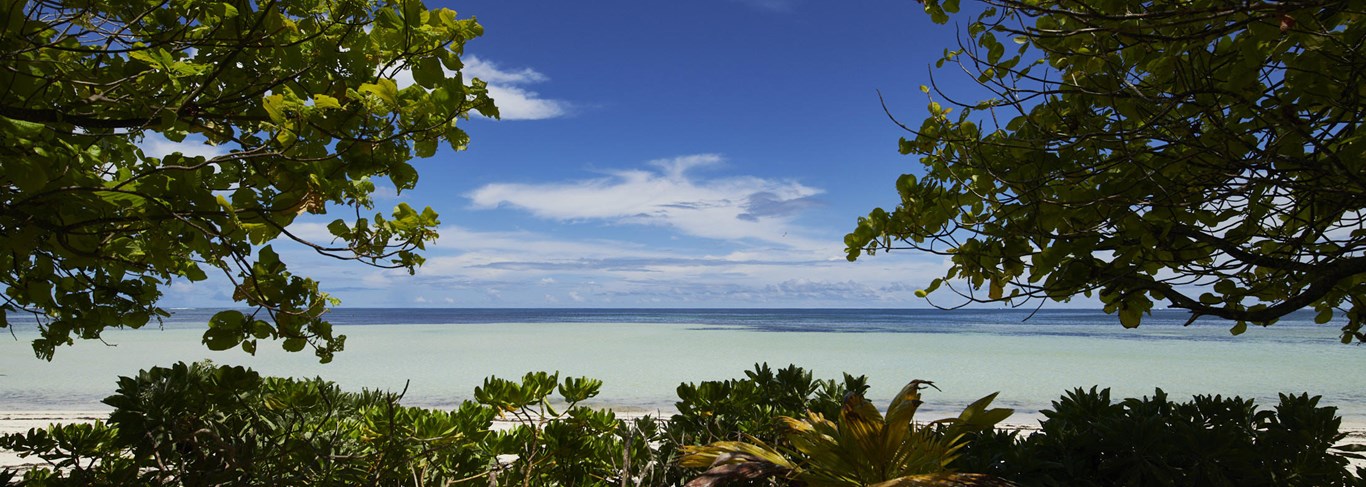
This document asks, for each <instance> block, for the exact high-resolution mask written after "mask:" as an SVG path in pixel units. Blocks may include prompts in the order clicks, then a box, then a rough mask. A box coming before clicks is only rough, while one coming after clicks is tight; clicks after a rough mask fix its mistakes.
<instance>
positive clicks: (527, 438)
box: [0, 363, 1366, 487]
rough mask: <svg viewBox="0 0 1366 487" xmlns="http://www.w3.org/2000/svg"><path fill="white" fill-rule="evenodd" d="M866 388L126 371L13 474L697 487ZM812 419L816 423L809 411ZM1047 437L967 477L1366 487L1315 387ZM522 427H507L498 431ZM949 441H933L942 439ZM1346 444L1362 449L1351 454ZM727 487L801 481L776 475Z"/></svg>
mask: <svg viewBox="0 0 1366 487" xmlns="http://www.w3.org/2000/svg"><path fill="white" fill-rule="evenodd" d="M865 382H866V381H865V379H864V378H863V377H853V376H850V375H847V374H846V375H845V376H844V379H843V381H835V380H816V379H814V378H813V377H812V374H811V373H810V372H808V371H806V370H804V369H802V368H800V367H796V366H788V367H786V368H783V369H780V370H776V371H775V370H773V369H770V368H769V367H768V365H767V364H763V365H757V364H756V365H755V367H754V370H751V371H746V372H745V377H744V378H740V379H731V380H725V381H713V382H702V383H697V384H693V383H685V384H682V385H680V386H679V387H678V396H679V401H678V402H677V408H678V413H677V414H675V415H673V416H672V417H671V418H670V419H669V421H667V422H666V421H660V420H659V419H658V418H654V417H650V416H646V417H641V418H636V419H634V420H625V419H622V418H620V417H618V416H617V415H616V414H615V413H613V412H611V411H607V410H595V409H591V408H587V407H583V406H582V405H581V403H582V402H583V401H585V400H588V399H590V398H592V397H594V396H596V395H597V394H598V390H599V389H600V387H601V385H602V384H601V382H600V381H597V380H593V379H588V378H564V379H561V378H560V377H559V374H548V373H545V372H535V373H530V374H527V375H526V376H524V377H522V379H521V380H520V381H512V380H505V379H499V378H497V377H490V378H488V379H487V380H485V382H484V384H483V385H482V386H481V387H479V388H477V389H476V390H475V400H474V401H466V402H464V403H462V404H461V405H460V406H459V407H457V408H455V409H453V410H450V411H441V410H434V409H422V408H413V407H405V406H402V405H400V404H399V399H400V398H401V396H402V395H401V394H394V393H389V392H376V391H362V392H359V393H352V392H343V391H341V390H340V389H339V388H338V387H337V386H336V385H335V384H332V383H330V382H326V381H323V380H321V379H312V380H295V379H281V378H270V377H262V376H260V375H259V374H258V373H256V372H253V371H251V370H248V369H245V368H242V367H226V366H214V365H211V364H207V363H199V364H193V365H186V364H183V363H182V364H176V365H174V366H171V367H166V368H163V367H156V368H153V369H151V370H147V371H143V372H140V373H139V374H138V375H137V376H136V377H124V378H120V379H119V382H118V389H117V390H116V392H115V393H114V395H112V396H109V397H108V398H106V399H105V403H107V404H109V405H110V406H113V407H114V411H113V412H112V413H111V414H110V416H109V420H108V421H107V422H95V423H90V424H69V425H53V426H50V427H48V428H43V429H33V430H30V431H29V432H27V433H22V434H11V435H5V436H3V437H0V448H3V449H7V450H11V451H14V452H17V453H19V454H21V455H26V456H30V457H37V458H41V459H43V460H45V461H46V462H48V464H49V467H47V468H39V469H34V470H30V471H26V472H22V473H16V472H3V471H0V484H8V483H12V482H16V481H17V482H18V483H21V484H25V485H56V486H62V485H154V484H155V485H167V484H173V485H192V486H193V485H309V486H312V485H324V486H326V485H480V486H483V485H489V486H538V487H539V486H550V485H562V486H600V485H613V486H618V485H631V486H665V485H682V484H684V483H686V482H688V481H689V480H692V478H693V477H694V476H696V475H697V471H696V470H687V469H683V468H681V467H679V466H678V464H677V460H678V457H679V454H680V452H681V451H682V450H683V449H684V447H685V446H694V445H705V444H712V443H715V442H724V441H737V440H743V441H748V442H757V443H762V444H765V445H768V446H771V447H774V448H776V449H781V450H785V451H787V450H794V448H795V445H792V444H791V443H789V442H788V438H789V437H790V436H791V435H790V434H789V433H791V431H790V429H791V424H787V425H784V423H783V422H782V421H781V420H780V419H779V418H780V417H782V416H788V417H796V418H801V417H827V418H835V417H840V415H841V414H842V413H841V405H842V404H844V403H845V399H846V398H850V397H857V396H859V395H861V394H862V393H863V391H864V390H865V389H866V388H867V386H866V384H865ZM808 412H810V413H812V414H809V413H808ZM1043 413H1044V416H1045V419H1044V421H1043V422H1042V423H1041V429H1040V430H1039V431H1037V432H1035V433H1033V434H1030V435H1022V434H1020V433H1018V432H1014V431H1003V430H991V429H985V430H980V431H979V430H976V429H973V430H971V431H957V432H954V431H950V430H951V429H952V428H951V427H950V426H951V424H944V425H938V426H934V425H931V426H929V427H927V428H923V429H922V430H921V431H924V432H926V433H928V434H934V435H940V436H941V438H942V439H951V438H948V436H952V437H953V438H958V435H960V434H961V435H964V436H962V439H963V440H965V441H964V442H959V441H957V440H954V443H955V444H958V445H960V446H961V450H958V451H957V453H956V454H955V456H956V458H955V459H954V460H953V461H952V463H951V464H950V465H948V466H949V467H950V469H951V470H954V471H959V472H980V473H983V474H989V475H990V476H992V477H996V478H1003V479H1009V480H1012V481H1014V482H1016V483H1018V484H1020V485H1037V486H1055V485H1078V486H1110V485H1202V486H1204V485H1209V486H1221V485H1228V486H1235V485H1236V486H1258V485H1266V486H1352V485H1366V483H1363V481H1362V480H1360V478H1359V477H1358V476H1359V475H1362V474H1366V470H1358V471H1357V474H1356V475H1358V476H1354V475H1353V474H1352V473H1351V472H1349V467H1348V464H1347V458H1346V456H1347V455H1353V453H1350V452H1348V451H1343V450H1339V449H1334V448H1333V445H1334V444H1335V443H1336V442H1338V441H1340V440H1341V439H1342V438H1343V437H1344V435H1343V433H1341V432H1340V431H1339V429H1340V426H1341V419H1340V418H1338V417H1337V415H1336V409H1335V408H1331V407H1322V406H1319V398H1317V397H1310V396H1308V395H1307V394H1301V395H1282V396H1281V398H1280V401H1279V403H1278V404H1277V405H1276V406H1275V408H1273V409H1271V410H1258V409H1257V407H1256V405H1255V404H1254V403H1253V402H1252V401H1250V400H1245V399H1241V398H1237V397H1234V398H1223V397H1220V396H1196V397H1195V398H1193V399H1192V400H1191V401H1189V402H1172V401H1170V400H1169V399H1168V397H1167V395H1166V394H1165V393H1163V392H1162V391H1161V390H1158V391H1157V392H1156V393H1155V394H1154V395H1153V396H1151V397H1143V398H1137V399H1125V400H1123V401H1119V402H1115V401H1112V400H1111V398H1110V391H1109V390H1108V389H1106V390H1097V388H1092V389H1091V390H1089V391H1087V390H1082V389H1077V390H1074V391H1071V392H1068V393H1067V394H1065V395H1064V396H1063V397H1062V398H1060V399H1059V400H1058V401H1055V402H1054V403H1053V406H1052V409H1051V410H1047V411H1044V412H1043ZM499 417H501V418H503V419H504V420H508V421H510V423H508V424H504V425H503V427H501V428H493V427H492V426H493V424H494V420H495V418H499ZM930 440H932V438H930V439H927V441H930ZM1348 450H1352V449H1351V448H1349V449H1348ZM748 482H750V483H748V484H745V483H743V482H736V483H732V484H729V485H733V486H735V485H784V484H783V482H785V480H781V479H780V478H778V477H771V478H769V479H767V480H751V481H748Z"/></svg>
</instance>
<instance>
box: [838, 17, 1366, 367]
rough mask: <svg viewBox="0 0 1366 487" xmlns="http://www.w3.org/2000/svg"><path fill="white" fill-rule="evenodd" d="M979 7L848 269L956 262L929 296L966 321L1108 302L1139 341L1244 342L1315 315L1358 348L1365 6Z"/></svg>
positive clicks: (1363, 292)
mask: <svg viewBox="0 0 1366 487" xmlns="http://www.w3.org/2000/svg"><path fill="white" fill-rule="evenodd" d="M923 3H924V4H925V9H926V11H927V12H929V13H930V14H931V16H932V17H933V19H934V20H935V21H936V22H939V23H944V22H947V20H948V18H949V14H951V13H954V12H956V11H957V10H958V5H959V2H958V0H926V1H925V2H923ZM985 3H986V6H985V7H986V8H984V9H983V10H982V11H981V13H980V15H978V16H977V17H976V19H975V20H969V21H968V23H967V25H966V27H967V28H966V32H965V33H964V36H963V37H962V43H961V45H959V46H948V49H946V50H945V55H944V57H943V59H942V60H941V61H939V66H940V67H943V65H944V64H945V63H947V64H949V66H950V67H951V68H952V69H951V70H949V71H943V70H941V71H938V72H936V73H937V75H938V76H939V77H941V78H942V77H945V76H947V77H949V78H951V80H949V81H948V82H946V83H938V82H936V80H931V82H929V83H926V86H924V87H922V89H923V90H924V91H925V92H926V93H927V94H929V95H930V104H929V116H928V117H927V118H925V119H924V121H923V122H921V123H920V124H918V125H915V124H910V125H903V127H904V128H905V129H906V130H907V131H909V132H910V133H911V135H910V136H908V137H905V138H903V139H902V140H901V146H900V147H901V152H902V153H904V154H912V155H915V156H916V157H917V158H918V162H919V165H920V166H921V167H919V168H918V170H917V171H916V172H915V173H914V174H906V175H904V176H901V178H900V179H898V180H897V182H896V191H897V195H898V201H899V203H898V206H897V207H896V208H895V209H894V210H891V211H886V210H883V209H880V208H879V209H876V210H873V211H872V212H871V213H870V214H869V215H868V216H867V217H866V218H862V219H860V221H859V224H858V227H857V229H855V230H854V231H853V232H852V233H850V234H849V235H848V237H847V238H846V240H845V242H846V244H847V247H848V257H849V259H851V260H852V259H855V258H858V257H859V256H861V255H863V254H865V253H869V254H871V253H874V252H876V251H884V250H891V249H899V248H908V249H917V250H918V251H924V252H930V253H934V254H938V255H944V256H947V257H948V258H949V259H950V260H951V262H952V265H951V266H950V267H949V269H948V271H947V272H946V273H945V275H944V276H943V277H942V278H941V279H935V280H933V281H932V282H930V283H929V284H928V286H927V287H926V289H924V290H923V292H922V294H925V295H929V294H932V293H934V292H935V291H936V290H940V291H943V290H948V291H952V292H956V293H957V295H958V296H961V298H958V297H952V299H950V300H949V301H951V302H952V303H954V304H956V303H957V302H958V301H961V300H964V299H965V300H971V301H982V302H1009V303H1013V304H1016V305H1022V304H1025V302H1026V301H1029V300H1044V299H1050V300H1057V301H1066V300H1068V299H1071V298H1073V297H1075V296H1078V295H1085V296H1098V297H1099V298H1100V300H1101V301H1102V302H1103V303H1104V305H1105V310H1106V311H1107V312H1111V313H1116V314H1118V317H1119V321H1120V322H1121V323H1122V324H1123V325H1124V326H1128V327H1133V326H1138V324H1139V323H1140V321H1141V320H1142V319H1143V316H1144V314H1145V313H1146V312H1147V311H1148V310H1150V309H1151V308H1152V307H1153V305H1154V304H1155V303H1161V302H1165V303H1166V304H1167V305H1168V306H1171V307H1174V308H1182V309H1187V310H1190V312H1191V318H1192V320H1193V319H1195V318H1197V317H1200V316H1213V317H1219V318H1223V319H1227V320H1230V321H1231V322H1232V323H1233V324H1234V326H1233V332H1234V333H1235V334H1238V333H1241V332H1242V330H1244V329H1246V327H1247V326H1248V325H1249V324H1257V325H1270V324H1272V323H1275V322H1276V321H1277V319H1278V318H1280V317H1282V316H1285V315H1286V314H1287V313H1290V312H1292V311H1295V310H1298V309H1304V308H1312V309H1314V310H1316V311H1317V312H1318V321H1319V322H1320V323H1327V322H1329V321H1330V320H1332V319H1333V318H1334V317H1335V316H1336V317H1339V318H1345V319H1344V320H1343V321H1345V323H1346V325H1345V326H1343V327H1342V335H1341V338H1342V341H1343V342H1344V343H1349V342H1352V341H1354V340H1355V341H1366V332H1363V330H1362V325H1363V324H1364V323H1366V254H1363V251H1362V250H1363V248H1366V220H1364V219H1363V217H1364V216H1366V158H1364V157H1362V155H1363V153H1366V132H1362V131H1360V130H1358V129H1359V128H1360V127H1361V124H1362V121H1363V120H1364V119H1366V103H1364V102H1366V98H1363V97H1364V96H1366V92H1363V91H1362V90H1361V87H1362V86H1366V49H1363V45H1366V21H1364V20H1366V7H1364V6H1366V4H1363V3H1362V2H1360V1H1353V0H1289V1H1280V2H1261V1H1252V2H1232V1H1228V0H1189V1H1180V2H1171V1H1152V2H1125V1H1110V0H1099V1H1084V2H1076V1H1063V0H986V1H985ZM959 68H961V69H962V70H964V71H965V72H966V73H969V75H970V76H972V77H974V78H975V80H976V82H977V84H978V85H979V87H980V88H981V89H979V90H963V89H947V88H948V87H950V86H958V87H961V86H962V85H963V83H961V82H960V80H959V79H958V78H957V76H961V75H962V73H960V72H959ZM961 81H964V82H966V81H968V80H961ZM982 97H986V98H985V99H982ZM977 100H980V101H977Z"/></svg>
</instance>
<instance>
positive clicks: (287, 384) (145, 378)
mask: <svg viewBox="0 0 1366 487" xmlns="http://www.w3.org/2000/svg"><path fill="white" fill-rule="evenodd" d="M398 400H399V396H398V395H396V394H393V393H381V392H364V393H359V394H358V393H347V392H342V391H340V390H339V389H338V388H337V387H336V385H334V384H331V383H329V382H324V381H322V380H318V379H314V380H306V381H296V380H291V379H280V378H263V377H261V376H260V375H259V374H257V373H256V372H253V371H251V370H248V369H243V368H241V367H227V366H219V367H214V366H210V365H207V364H203V363H201V364H195V365H192V366H187V365H185V364H183V363H182V364H176V365H175V366H172V367H170V368H161V367H157V368H153V369H151V370H148V371H143V372H141V373H140V374H139V375H138V376H137V377H134V378H130V377H124V378H121V379H120V380H119V388H118V391H117V392H116V393H115V394H114V395H112V396H110V397H109V398H107V399H105V403H106V404H109V405H110V406H113V407H114V411H113V412H112V413H111V414H110V417H109V422H108V424H103V423H95V424H94V425H88V424H71V425H61V426H52V427H50V428H48V429H46V430H41V429H34V430H30V431H29V432H28V433H27V434H14V435H9V436H6V437H4V438H3V440H0V447H4V448H7V449H11V450H14V451H16V452H18V453H20V454H30V455H37V456H39V457H40V458H43V459H45V460H47V461H48V462H49V463H51V464H52V466H53V468H52V469H37V470H32V471H29V472H27V473H26V475H25V481H26V482H28V483H30V484H32V485H154V484H155V485H164V484H168V483H175V484H183V485H225V484H231V485H361V484H366V485H400V484H404V485H406V484H412V483H417V484H428V483H433V484H440V483H443V482H457V481H471V479H474V478H480V479H482V476H483V474H484V472H486V471H487V470H488V466H489V465H490V463H491V462H492V458H491V457H490V456H489V454H488V453H487V452H486V451H485V450H484V448H482V446H481V444H482V442H483V441H484V440H485V439H486V438H487V437H488V435H489V432H488V430H489V426H490V424H491V422H492V419H493V416H494V411H493V410H491V409H488V408H484V407H480V406H478V405H476V404H473V403H465V404H463V405H461V406H460V407H459V408H457V409H455V410H453V411H438V410H430V409H420V408H411V407H404V406H400V405H399V404H398Z"/></svg>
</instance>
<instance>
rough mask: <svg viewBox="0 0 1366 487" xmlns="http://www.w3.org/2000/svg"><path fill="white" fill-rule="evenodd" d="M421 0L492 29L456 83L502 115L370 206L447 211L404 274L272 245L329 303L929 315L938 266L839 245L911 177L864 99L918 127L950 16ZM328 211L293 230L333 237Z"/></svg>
mask: <svg viewBox="0 0 1366 487" xmlns="http://www.w3.org/2000/svg"><path fill="white" fill-rule="evenodd" d="M427 5H428V7H431V8H435V7H447V8H451V9H454V10H456V11H457V12H458V15H459V16H460V17H462V18H463V17H471V16H473V17H476V18H478V19H479V21H480V23H481V24H482V25H483V26H484V28H485V35H484V36H483V37H481V38H478V39H475V40H473V41H471V42H470V43H468V44H467V45H466V48H465V54H464V56H463V59H464V61H465V64H466V68H465V75H466V76H471V75H472V76H474V77H478V78H480V79H483V80H485V81H487V82H488V83H489V84H490V86H491V91H492V95H493V97H494V99H495V102H496V103H497V105H498V106H499V107H500V109H501V112H502V115H503V116H502V119H501V120H491V119H482V118H475V119H472V120H470V121H468V122H464V125H463V128H464V129H465V130H466V131H467V132H468V133H469V134H470V137H471V143H470V145H469V149H468V150H466V151H462V152H452V151H450V150H449V149H448V148H445V147H443V148H442V150H441V151H440V152H438V153H437V155H436V156H434V157H432V158H428V159H419V160H416V161H415V163H414V165H415V167H417V169H418V171H419V174H420V179H419V182H418V187H417V188H416V189H415V190H411V191H404V192H403V194H401V195H396V194H395V193H394V191H393V189H392V188H391V187H382V188H381V189H380V192H379V193H378V196H379V197H378V198H377V208H376V209H377V210H380V211H383V212H386V213H387V211H388V209H391V208H392V207H393V205H395V204H397V203H398V202H400V201H405V202H408V203H410V204H412V205H413V206H415V207H418V208H421V207H423V206H430V207H432V208H433V209H434V210H436V211H437V212H439V213H440V214H441V226H440V229H439V231H440V234H441V237H440V239H439V240H438V241H437V242H436V243H435V244H434V245H431V246H429V248H428V251H427V252H426V253H425V254H424V255H425V256H426V258H427V262H426V264H425V265H424V266H423V267H421V268H420V269H419V270H418V271H417V272H416V274H415V275H408V273H407V272H405V271H394V270H381V269H373V268H369V267H365V266H363V265H361V264H357V263H354V262H339V261H335V260H331V259H327V258H322V257H319V256H316V255H311V254H310V252H309V251H307V250H305V249H302V248H293V249H291V248H287V244H283V243H282V244H278V245H276V250H277V251H279V252H280V253H281V254H282V256H284V257H285V259H286V261H287V262H289V263H290V266H291V269H292V270H293V271H294V272H295V273H296V274H301V275H307V276H309V277H313V278H315V279H317V280H319V281H321V282H322V287H323V289H324V290H325V291H326V292H328V293H330V294H332V295H333V296H336V297H338V298H340V299H341V300H342V305H343V306H355V307H684V308H690V307H761V308H788V307H796V308H808V307H836V308H917V307H928V306H929V303H927V302H926V301H925V300H923V299H918V298H916V297H915V296H914V294H913V293H914V291H915V290H916V289H919V288H921V287H924V286H925V285H926V284H927V283H928V282H929V281H930V280H931V279H933V278H935V277H938V276H942V274H943V272H944V270H945V269H946V268H947V263H946V262H945V261H944V260H943V259H942V258H939V257H934V256H928V255H919V254H915V253H911V252H898V253H892V254H886V255H884V254H879V255H878V256H875V257H871V258H870V257H863V258H861V259H860V260H859V261H857V262H853V263H851V262H848V261H847V260H846V259H845V258H844V245H843V238H844V235H845V234H846V233H848V232H850V231H852V230H853V229H854V227H855V225H856V224H857V219H858V217H859V216H861V215H866V214H867V213H868V212H869V211H870V210H872V209H873V208H876V207H885V208H888V209H891V208H892V207H895V206H896V203H897V201H898V198H897V194H896V191H895V188H894V182H895V180H896V178H897V177H898V176H899V175H901V174H903V173H906V172H917V171H918V169H917V166H918V163H917V162H916V160H915V159H914V158H913V157H910V156H902V155H900V154H898V153H897V140H898V138H899V137H901V136H902V135H905V132H904V131H902V129H900V128H899V127H897V126H896V125H895V124H894V123H893V122H892V121H891V120H890V119H889V118H888V116H887V114H886V113H884V112H883V109H882V104H881V102H880V101H879V92H880V93H881V95H882V96H883V97H884V98H885V100H886V102H887V106H888V108H889V109H890V110H891V112H892V113H893V114H895V115H896V116H897V117H898V118H899V119H901V120H903V121H909V122H911V124H912V125H918V124H919V121H920V120H921V119H923V118H924V117H925V116H926V112H925V106H926V105H927V103H928V101H929V100H928V99H927V98H926V95H925V94H924V93H921V91H920V88H919V87H920V85H922V84H928V82H929V79H930V72H931V69H930V68H931V65H932V64H933V63H934V61H935V60H937V59H938V58H939V56H940V55H941V53H942V52H943V51H944V49H945V48H951V47H955V46H956V43H957V40H956V37H957V35H958V30H957V28H956V27H955V25H953V22H951V23H950V24H948V25H935V24H933V23H932V22H930V20H929V17H928V15H926V14H925V13H924V12H923V11H922V10H921V6H920V4H919V3H916V2H914V1H912V0H858V1H851V2H818V1H814V0H696V1H688V2H679V1H661V0H595V1H591V2H564V1H549V0H546V1H540V0H538V1H527V0H469V1H447V0H429V1H428V2H427ZM955 20H956V21H958V22H963V23H966V17H960V18H958V19H955ZM937 76H944V75H937ZM950 78H951V76H950ZM400 82H402V81H400ZM146 144H147V146H146V147H147V148H148V150H149V152H152V153H154V154H155V153H158V152H164V151H169V150H184V151H187V152H188V151H193V150H195V149H194V148H184V147H179V148H177V147H172V146H170V145H169V144H168V143H165V142H164V141H157V140H151V139H149V141H147V142H146ZM332 218H335V217H321V218H317V219H315V220H311V221H310V220H301V221H300V222H299V223H296V224H295V226H294V227H293V228H292V230H293V231H295V232H296V233H300V234H304V235H313V236H316V237H318V238H320V239H322V240H324V241H326V240H327V237H326V236H327V233H326V231H325V229H324V228H323V224H325V222H327V221H330V220H331V219H332ZM163 304H164V305H166V306H171V307H178V306H187V307H189V306H224V305H230V304H231V289H230V288H228V287H227V286H226V285H225V284H224V282H222V281H219V280H210V281H206V282H202V283H194V284H191V283H186V282H177V283H174V284H173V285H172V286H171V287H170V288H169V289H167V294H166V297H165V299H164V300H163Z"/></svg>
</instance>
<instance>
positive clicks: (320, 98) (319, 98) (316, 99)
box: [313, 95, 341, 109]
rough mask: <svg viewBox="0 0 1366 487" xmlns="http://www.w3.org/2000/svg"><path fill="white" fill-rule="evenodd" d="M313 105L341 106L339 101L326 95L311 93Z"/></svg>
mask: <svg viewBox="0 0 1366 487" xmlns="http://www.w3.org/2000/svg"><path fill="white" fill-rule="evenodd" d="M313 106H314V107H317V108H323V109H328V108H341V103H340V102H338V101H337V99H336V98H333V97H330V96H327V95H313Z"/></svg>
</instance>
